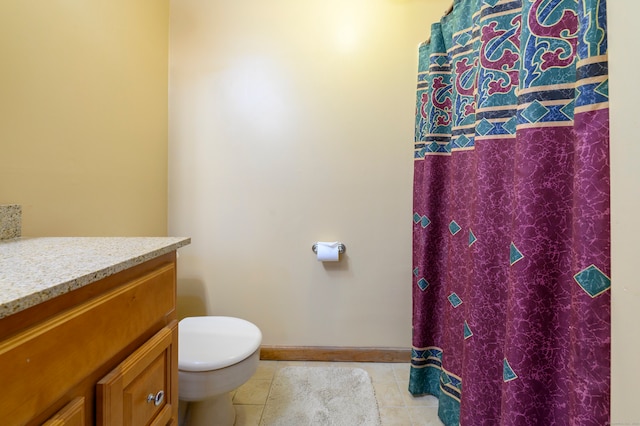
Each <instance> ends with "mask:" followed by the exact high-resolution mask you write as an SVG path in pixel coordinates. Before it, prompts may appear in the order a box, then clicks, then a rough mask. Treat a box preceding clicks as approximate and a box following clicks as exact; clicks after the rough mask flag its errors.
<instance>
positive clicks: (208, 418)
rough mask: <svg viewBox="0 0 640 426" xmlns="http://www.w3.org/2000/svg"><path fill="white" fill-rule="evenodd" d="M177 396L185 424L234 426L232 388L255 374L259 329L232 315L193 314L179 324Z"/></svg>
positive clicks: (258, 348)
mask: <svg viewBox="0 0 640 426" xmlns="http://www.w3.org/2000/svg"><path fill="white" fill-rule="evenodd" d="M178 336H179V341H178V396H179V399H180V401H185V402H188V403H189V408H188V414H187V421H188V423H187V426H205V425H206V426H213V425H215V426H232V425H233V423H234V421H235V416H236V413H235V409H234V408H233V403H232V402H231V391H233V390H234V389H237V388H238V387H240V386H241V385H242V384H243V383H245V382H246V381H247V380H249V378H250V377H251V376H252V375H253V374H254V373H255V372H256V369H257V368H258V361H259V360H260V343H261V341H262V333H261V332H260V329H259V328H258V327H256V326H255V325H254V324H252V323H250V322H249V321H246V320H243V319H240V318H233V317H218V316H205V317H189V318H184V319H183V320H181V321H180V323H179V326H178Z"/></svg>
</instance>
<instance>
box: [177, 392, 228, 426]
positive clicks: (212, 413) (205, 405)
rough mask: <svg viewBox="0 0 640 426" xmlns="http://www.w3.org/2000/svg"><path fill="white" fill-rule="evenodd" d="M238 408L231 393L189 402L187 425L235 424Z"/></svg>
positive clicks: (212, 425)
mask: <svg viewBox="0 0 640 426" xmlns="http://www.w3.org/2000/svg"><path fill="white" fill-rule="evenodd" d="M235 421H236V410H235V408H234V407H233V402H232V401H231V393H230V392H227V393H223V394H222V395H218V396H215V397H213V398H208V399H205V400H203V401H193V402H190V403H189V409H188V414H187V422H186V424H187V426H214V425H215V426H233V423H234V422H235Z"/></svg>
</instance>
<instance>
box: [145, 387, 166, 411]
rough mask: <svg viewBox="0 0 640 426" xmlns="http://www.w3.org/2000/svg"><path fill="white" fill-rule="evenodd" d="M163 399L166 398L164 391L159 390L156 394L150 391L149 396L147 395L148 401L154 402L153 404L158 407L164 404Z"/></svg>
mask: <svg viewBox="0 0 640 426" xmlns="http://www.w3.org/2000/svg"><path fill="white" fill-rule="evenodd" d="M163 400H164V391H159V392H158V393H157V394H155V395H154V394H152V393H150V394H149V396H148V397H147V403H151V402H153V405H155V406H156V407H157V406H158V405H160V404H162V401H163Z"/></svg>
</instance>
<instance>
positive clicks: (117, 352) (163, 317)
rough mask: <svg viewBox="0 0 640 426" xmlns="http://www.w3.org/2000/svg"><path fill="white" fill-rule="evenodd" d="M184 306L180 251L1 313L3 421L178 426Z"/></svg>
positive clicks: (72, 425) (70, 425)
mask: <svg viewBox="0 0 640 426" xmlns="http://www.w3.org/2000/svg"><path fill="white" fill-rule="evenodd" d="M175 306H176V262H175V252H171V253H168V254H166V255H163V256H161V257H157V258H155V259H152V260H149V261H147V262H145V263H142V264H140V265H138V266H135V267H132V268H129V269H126V270H124V271H122V272H120V273H117V274H114V275H112V276H109V277H107V278H104V279H101V280H98V281H96V282H94V283H92V284H88V285H86V286H85V287H82V288H80V289H77V290H74V291H71V292H69V293H67V294H64V295H62V296H59V297H56V298H53V299H51V300H49V301H46V302H43V303H41V304H40V305H37V306H34V307H32V308H29V309H26V310H24V311H21V312H18V313H16V314H14V315H11V316H8V317H5V318H2V319H0V385H1V386H2V388H1V389H2V391H1V392H2V395H3V397H2V398H0V419H2V424H3V425H28V426H31V425H42V424H44V425H47V426H58V425H67V426H76V425H96V424H98V425H105V426H106V425H127V424H129V425H135V426H138V425H146V424H153V425H166V424H176V425H177V423H178V420H177V419H178V386H177V380H178V323H177V318H176V311H175ZM160 392H162V394H161V396H158V395H159V394H160ZM151 395H152V396H153V400H149V401H148V398H149V397H150V396H151Z"/></svg>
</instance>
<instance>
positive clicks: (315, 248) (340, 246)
mask: <svg viewBox="0 0 640 426" xmlns="http://www.w3.org/2000/svg"><path fill="white" fill-rule="evenodd" d="M311 250H313V252H314V253H316V254H318V243H314V244H313V245H312V246H311ZM346 250H347V247H346V246H345V245H344V244H342V243H340V244H338V253H340V254H342V253H344V252H345V251H346Z"/></svg>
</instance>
